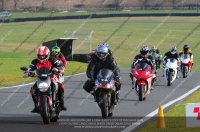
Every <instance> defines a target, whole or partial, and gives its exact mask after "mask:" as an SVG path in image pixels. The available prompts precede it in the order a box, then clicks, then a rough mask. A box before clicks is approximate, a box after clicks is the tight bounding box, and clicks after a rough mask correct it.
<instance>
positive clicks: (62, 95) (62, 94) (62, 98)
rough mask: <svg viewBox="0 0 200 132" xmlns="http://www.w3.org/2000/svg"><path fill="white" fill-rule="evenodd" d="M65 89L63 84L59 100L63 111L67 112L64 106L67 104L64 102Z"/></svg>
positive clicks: (59, 92)
mask: <svg viewBox="0 0 200 132" xmlns="http://www.w3.org/2000/svg"><path fill="white" fill-rule="evenodd" d="M64 89H65V87H64V85H63V84H61V85H60V88H59V90H58V99H59V101H60V102H59V104H60V108H61V110H64V111H66V110H67V108H66V107H65V106H64V104H65V102H64Z"/></svg>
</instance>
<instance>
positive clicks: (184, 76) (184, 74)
mask: <svg viewBox="0 0 200 132" xmlns="http://www.w3.org/2000/svg"><path fill="white" fill-rule="evenodd" d="M186 77H187V73H186V67H185V66H183V78H186Z"/></svg>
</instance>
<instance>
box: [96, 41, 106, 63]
mask: <svg viewBox="0 0 200 132" xmlns="http://www.w3.org/2000/svg"><path fill="white" fill-rule="evenodd" d="M96 55H97V57H98V58H99V59H100V60H105V59H106V57H107V56H108V47H107V46H106V45H101V46H98V47H97V50H96Z"/></svg>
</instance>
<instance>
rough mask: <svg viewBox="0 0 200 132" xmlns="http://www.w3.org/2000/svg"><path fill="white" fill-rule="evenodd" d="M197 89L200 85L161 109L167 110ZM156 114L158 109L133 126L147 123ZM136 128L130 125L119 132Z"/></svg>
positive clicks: (128, 131) (127, 131)
mask: <svg viewBox="0 0 200 132" xmlns="http://www.w3.org/2000/svg"><path fill="white" fill-rule="evenodd" d="M199 88H200V85H198V86H196V87H194V88H193V89H192V90H190V91H188V92H187V93H185V94H183V95H182V96H180V97H178V98H176V99H174V100H172V101H170V102H168V103H167V104H165V105H163V106H162V107H163V110H164V109H165V108H167V107H168V106H170V105H172V104H174V103H176V102H177V101H180V100H182V99H184V98H186V97H187V96H189V95H190V94H192V93H194V92H195V91H196V90H198V89H199ZM156 114H158V109H156V110H154V111H153V112H151V113H149V114H148V115H146V116H145V117H144V118H143V119H141V121H137V122H136V123H134V124H140V125H141V124H142V123H144V122H146V121H148V120H149V119H151V118H152V117H153V116H155V115H156ZM136 127H138V126H137V125H130V126H128V127H127V128H126V129H124V130H123V131H121V132H130V131H132V130H133V129H135V128H136Z"/></svg>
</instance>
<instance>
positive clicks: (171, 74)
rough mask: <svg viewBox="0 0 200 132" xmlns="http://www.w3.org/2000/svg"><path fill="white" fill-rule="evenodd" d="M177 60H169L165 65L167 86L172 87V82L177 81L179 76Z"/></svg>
mask: <svg viewBox="0 0 200 132" xmlns="http://www.w3.org/2000/svg"><path fill="white" fill-rule="evenodd" d="M177 62H178V61H177V60H176V59H175V58H169V59H167V63H166V64H165V69H164V77H165V80H166V81H167V86H171V85H172V82H173V81H174V80H175V79H176V76H177V73H178V71H177V68H178V64H177Z"/></svg>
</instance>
